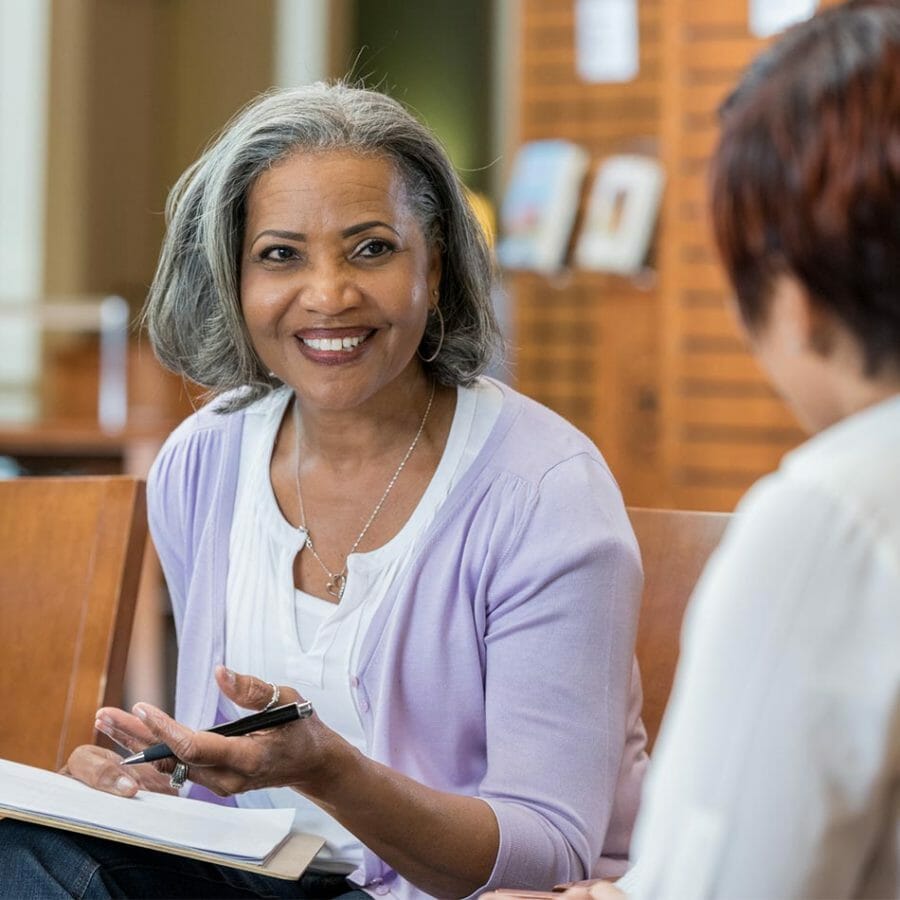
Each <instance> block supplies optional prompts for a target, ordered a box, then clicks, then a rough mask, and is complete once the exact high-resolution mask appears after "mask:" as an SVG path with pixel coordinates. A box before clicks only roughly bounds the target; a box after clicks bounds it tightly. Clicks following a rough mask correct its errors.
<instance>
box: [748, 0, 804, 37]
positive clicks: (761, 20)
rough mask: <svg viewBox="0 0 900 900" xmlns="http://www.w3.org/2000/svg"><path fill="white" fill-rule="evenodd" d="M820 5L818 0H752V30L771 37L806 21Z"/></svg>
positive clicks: (757, 33) (761, 35)
mask: <svg viewBox="0 0 900 900" xmlns="http://www.w3.org/2000/svg"><path fill="white" fill-rule="evenodd" d="M818 5H819V4H818V2H817V0H750V31H751V33H752V34H755V35H756V36H757V37H763V38H764V37H770V36H771V35H773V34H777V33H778V32H779V31H784V29H785V28H787V27H788V26H789V25H794V24H795V23H796V22H803V21H805V20H806V19H808V18H809V17H810V16H812V14H813V13H814V12H815V11H816V7H817V6H818Z"/></svg>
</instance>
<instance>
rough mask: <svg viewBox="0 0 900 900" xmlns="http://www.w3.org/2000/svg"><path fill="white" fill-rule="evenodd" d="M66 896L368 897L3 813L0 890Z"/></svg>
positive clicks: (330, 882) (18, 896) (341, 885)
mask: <svg viewBox="0 0 900 900" xmlns="http://www.w3.org/2000/svg"><path fill="white" fill-rule="evenodd" d="M70 897H75V898H84V900H107V898H111V897H128V898H131V897H153V898H157V900H163V898H165V900H178V898H191V900H193V898H200V897H207V898H215V900H219V898H230V897H262V898H281V897H299V898H302V900H333V898H340V900H372V898H371V896H370V895H369V894H367V893H366V892H365V891H362V890H359V889H358V888H356V887H355V886H354V885H352V884H350V882H348V881H347V880H346V879H345V878H343V877H342V876H340V875H326V874H318V873H314V872H307V873H306V874H304V875H303V876H302V877H301V878H300V880H299V881H286V880H284V879H282V878H268V877H266V876H264V875H256V874H255V873H253V872H246V871H243V870H242V869H231V868H229V867H227V866H216V865H213V864H212V863H205V862H200V861H199V860H194V859H186V858H185V857H182V856H175V855H174V854H172V853H158V852H156V851H155V850H147V849H145V848H143V847H133V846H131V845H130V844H120V843H117V842H115V841H105V840H102V839H101V838H95V837H89V836H88V835H84V834H76V833H75V832H72V831H59V830H57V829H55V828H44V827H43V826H41V825H31V824H29V823H28V822H17V821H14V820H12V819H3V821H0V898H4V900H5V898H9V900H13V898H15V900H63V898H66V900H68V898H70Z"/></svg>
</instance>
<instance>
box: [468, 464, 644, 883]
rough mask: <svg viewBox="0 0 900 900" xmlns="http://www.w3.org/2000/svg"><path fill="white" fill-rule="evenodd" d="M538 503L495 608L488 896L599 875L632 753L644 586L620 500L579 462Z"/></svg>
mask: <svg viewBox="0 0 900 900" xmlns="http://www.w3.org/2000/svg"><path fill="white" fill-rule="evenodd" d="M531 491H532V493H531V497H530V501H529V502H528V503H525V504H521V507H520V508H521V511H520V513H519V514H518V515H517V522H516V523H515V527H514V528H512V529H511V534H510V538H509V542H508V547H507V550H506V552H505V555H504V558H503V559H502V560H501V562H500V564H499V566H498V568H497V570H496V574H495V575H494V577H493V579H492V583H491V585H490V597H489V601H488V611H487V621H486V636H485V654H486V656H485V702H486V717H487V770H486V775H485V778H484V780H483V783H482V786H481V791H480V792H479V794H480V796H481V797H482V798H483V799H485V800H486V801H487V802H488V803H489V804H490V805H491V807H492V809H493V810H494V813H495V815H496V816H497V819H498V822H499V826H500V849H499V853H498V857H497V860H496V863H495V867H494V871H493V873H492V875H491V878H490V881H489V882H488V884H487V885H485V888H492V887H501V886H502V887H508V888H513V887H535V886H548V884H552V883H561V882H567V881H573V880H578V879H582V878H586V877H588V876H589V875H590V874H591V868H592V865H593V864H594V862H595V860H596V859H597V858H598V857H599V855H600V853H601V849H602V847H603V842H604V836H605V834H606V830H607V827H608V824H609V821H610V817H611V814H612V809H613V802H614V798H615V794H616V787H617V784H618V781H619V773H620V767H621V763H622V758H623V751H624V747H625V740H626V720H627V715H628V705H629V692H630V686H631V673H632V660H633V653H634V641H635V633H636V628H637V616H638V610H639V605H640V595H641V587H642V575H641V566H640V556H639V551H638V549H637V544H636V541H635V538H634V534H633V532H632V530H631V526H630V523H629V521H628V517H627V514H626V512H625V508H624V505H623V502H622V498H621V495H620V493H619V490H618V487H617V486H616V484H615V481H614V480H613V478H612V476H611V475H610V473H609V470H608V469H607V468H606V466H605V464H604V463H603V461H602V459H600V458H599V457H598V456H596V455H592V454H590V453H580V454H577V455H575V456H573V457H572V458H569V459H567V460H565V461H564V462H561V463H559V464H557V465H555V466H554V467H553V468H551V469H550V470H549V471H548V472H547V473H546V474H545V475H544V476H543V478H542V479H541V480H540V482H539V483H538V484H537V485H536V486H534V487H533V488H531Z"/></svg>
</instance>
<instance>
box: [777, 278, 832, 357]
mask: <svg viewBox="0 0 900 900" xmlns="http://www.w3.org/2000/svg"><path fill="white" fill-rule="evenodd" d="M763 328H764V329H765V330H766V331H767V332H768V333H769V335H771V336H772V337H773V338H774V339H775V340H777V341H778V342H779V343H780V344H781V346H782V347H783V348H784V350H785V351H787V352H788V353H791V354H799V353H801V352H803V351H806V350H812V351H813V352H814V353H816V354H817V355H818V356H822V357H826V356H828V355H829V353H830V352H831V349H832V346H833V342H834V321H833V319H832V317H831V315H830V314H829V313H828V312H826V311H825V310H824V309H823V308H822V307H821V306H820V305H819V304H817V303H816V302H815V300H814V299H813V297H812V296H811V295H810V293H809V291H808V290H807V289H806V287H805V286H804V285H803V283H802V282H801V281H800V280H799V279H798V278H796V276H794V275H790V274H786V273H785V274H781V275H778V276H777V277H776V279H775V282H774V284H773V286H772V295H771V299H770V301H769V308H768V311H767V315H766V321H765V324H764V325H763Z"/></svg>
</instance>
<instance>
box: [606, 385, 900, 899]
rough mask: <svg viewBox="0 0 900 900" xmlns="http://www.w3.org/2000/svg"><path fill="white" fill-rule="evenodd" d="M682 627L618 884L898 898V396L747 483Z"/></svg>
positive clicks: (664, 894) (699, 892)
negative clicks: (629, 863) (630, 861)
mask: <svg viewBox="0 0 900 900" xmlns="http://www.w3.org/2000/svg"><path fill="white" fill-rule="evenodd" d="M682 639H683V655H682V659H681V662H680V664H679V668H678V674H677V677H676V682H675V688H674V691H673V694H672V699H671V701H670V703H669V707H668V710H667V712H666V717H665V721H664V723H663V727H662V731H661V734H660V739H659V741H658V743H657V745H656V751H655V753H654V758H653V761H652V764H651V766H650V773H649V777H648V780H647V782H646V784H645V790H644V798H643V802H642V807H641V812H640V815H639V817H638V824H637V829H636V836H635V843H634V848H633V849H634V858H635V859H636V865H635V867H634V868H633V869H632V871H631V872H629V873H628V875H626V876H625V879H624V881H623V883H621V884H620V886H622V887H623V888H624V889H626V890H627V891H628V892H629V894H630V895H631V896H634V897H641V898H644V897H652V898H654V900H661V898H684V897H691V898H698V900H699V898H705V897H728V898H738V897H747V898H751V897H752V898H762V897H779V898H787V897H831V898H838V897H900V397H895V398H893V399H891V400H888V401H885V402H883V403H881V404H879V405H877V406H874V407H871V408H869V409H867V410H864V411H862V412H860V413H858V414H856V415H854V416H852V417H850V418H848V419H846V420H844V421H843V422H841V423H839V424H837V425H835V426H833V427H832V428H829V429H828V430H827V431H825V432H823V433H821V434H820V435H818V436H817V437H815V438H813V439H811V440H810V441H808V442H807V443H806V444H805V445H804V446H802V447H801V448H799V449H797V450H795V451H794V452H792V453H791V454H789V455H788V456H787V457H786V458H785V460H784V461H783V463H782V465H781V468H780V469H779V471H778V472H777V473H775V474H774V475H772V476H769V477H768V478H765V479H763V480H762V481H761V482H760V483H758V484H757V485H756V486H755V487H754V488H753V489H752V490H751V491H750V492H749V493H748V495H747V496H746V498H745V499H744V500H743V502H742V503H741V505H740V507H739V509H738V514H737V516H736V518H735V520H734V522H733V524H732V525H731V526H730V528H729V529H728V533H727V535H726V537H725V539H724V541H723V543H722V545H721V547H720V548H719V550H718V551H717V552H716V553H715V554H714V556H713V559H712V561H711V564H710V565H709V567H708V568H707V570H706V572H705V574H704V576H703V578H702V579H701V582H700V584H699V585H698V588H697V591H696V594H695V596H694V598H693V600H692V603H691V606H690V608H689V611H688V615H687V619H686V621H685V626H684V630H683V635H682Z"/></svg>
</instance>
